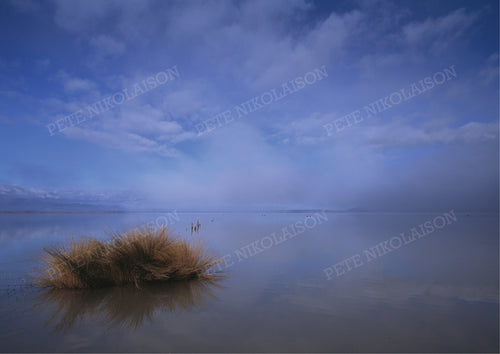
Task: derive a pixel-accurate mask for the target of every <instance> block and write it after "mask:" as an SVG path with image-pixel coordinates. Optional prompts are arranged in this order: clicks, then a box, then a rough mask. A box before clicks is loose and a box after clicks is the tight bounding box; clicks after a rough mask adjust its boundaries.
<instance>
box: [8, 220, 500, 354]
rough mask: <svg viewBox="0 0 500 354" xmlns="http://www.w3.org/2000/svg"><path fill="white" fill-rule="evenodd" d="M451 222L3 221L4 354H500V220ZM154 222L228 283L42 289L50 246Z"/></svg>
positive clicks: (104, 235) (195, 282)
mask: <svg viewBox="0 0 500 354" xmlns="http://www.w3.org/2000/svg"><path fill="white" fill-rule="evenodd" d="M453 215H454V217H455V218H452V217H450V213H448V214H447V215H445V213H428V214H427V213H420V214H395V213H334V212H327V213H325V212H286V213H284V212H281V213H278V212H274V213H273V212H259V213H222V212H221V213H202V212H198V213H181V212H178V213H177V212H170V213H123V214H0V242H1V247H0V257H1V258H0V259H1V260H0V262H1V266H2V269H1V298H0V315H1V319H2V320H1V321H0V326H1V331H0V336H1V339H0V343H1V350H2V351H3V352H498V350H499V334H498V333H499V301H498V298H499V290H498V289H499V271H498V269H499V263H498V261H499V256H498V246H499V242H498V233H499V224H498V222H499V220H498V214H474V213H473V214H472V215H468V214H463V213H455V214H453ZM197 218H198V219H199V220H200V222H201V228H200V230H199V233H196V232H194V233H192V232H191V222H194V223H196V219H197ZM144 223H153V224H158V225H160V224H161V223H164V224H168V227H171V228H174V229H175V230H176V233H178V234H179V235H181V236H182V237H184V238H186V239H193V240H197V239H202V240H203V241H204V242H205V244H206V245H207V247H208V248H209V249H210V250H212V251H214V252H215V253H216V254H217V255H219V256H220V257H224V260H225V262H224V263H223V264H222V265H221V266H220V267H219V268H220V270H221V271H223V272H224V273H225V274H226V277H225V278H224V279H222V280H220V281H217V282H214V283H207V282H199V281H191V282H182V283H167V284H163V285H157V286H145V287H144V288H142V289H135V288H132V287H122V288H109V289H98V290H57V291H49V290H46V289H38V288H34V287H33V286H31V283H30V276H31V275H32V274H33V269H34V268H36V267H37V264H39V263H38V262H39V261H38V257H39V254H40V251H41V250H42V248H43V247H47V246H50V245H53V244H64V243H68V242H69V241H70V240H71V237H72V235H73V236H79V235H90V236H94V237H97V238H100V239H105V238H106V237H108V236H107V234H106V232H112V231H125V230H127V229H128V228H130V227H134V226H139V225H141V224H144ZM431 230H432V231H431Z"/></svg>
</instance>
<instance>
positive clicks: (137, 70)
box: [0, 0, 499, 211]
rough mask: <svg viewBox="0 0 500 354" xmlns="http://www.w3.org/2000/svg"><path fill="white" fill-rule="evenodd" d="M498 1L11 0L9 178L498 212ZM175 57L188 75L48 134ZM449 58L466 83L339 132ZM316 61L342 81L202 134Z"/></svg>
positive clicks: (194, 197) (3, 173) (173, 199)
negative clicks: (340, 125)
mask: <svg viewBox="0 0 500 354" xmlns="http://www.w3.org/2000/svg"><path fill="white" fill-rule="evenodd" d="M498 10H499V9H498V2H497V1H419V2H414V1H375V0H374V1H324V2H322V1H317V2H316V1H299V0H296V1H295V0H290V1H281V0H268V1H237V2H233V1H146V0H143V1H123V0H120V1H118V0H117V1H106V0H103V1H72V0H61V1H55V0H54V1H44V2H36V1H20V0H17V1H2V2H1V3H0V18H1V19H0V27H1V31H0V149H1V150H0V151H1V155H0V156H1V157H0V161H1V164H0V183H3V184H7V185H17V186H24V187H36V188H50V189H54V190H59V189H60V190H67V189H71V190H79V191H86V192H89V193H92V192H95V191H119V192H120V193H122V192H123V191H126V192H128V193H130V194H131V195H140V196H141V198H142V199H143V200H144V201H145V203H146V204H148V205H151V206H154V207H168V208H196V209H215V208H242V207H244V208H260V207H265V208H274V207H276V208H331V209H346V208H355V207H357V208H363V209H373V210H401V211H409V210H417V211H431V210H437V209H439V210H442V209H452V208H455V209H457V210H478V211H492V210H498V117H499V112H498V95H499V90H498V87H499V82H498V62H499V60H498V58H499V56H498V54H499V53H498V42H499V38H498V33H499V31H498V13H499V11H498ZM174 67H175V68H176V70H178V77H175V78H173V79H171V80H169V81H167V82H166V83H164V84H161V85H156V87H155V88H151V89H150V90H147V92H143V93H142V94H140V95H137V97H135V98H134V99H131V100H128V101H126V102H124V103H123V104H117V105H115V106H114V107H113V108H111V109H109V110H107V111H103V112H101V113H99V114H97V115H95V116H94V117H92V119H88V120H85V121H83V122H81V123H80V124H75V125H73V126H69V127H67V128H66V129H63V130H61V131H58V132H57V133H55V134H53V135H51V134H50V130H49V129H48V128H47V125H50V124H55V123H54V122H56V121H57V120H59V119H63V118H64V117H67V116H68V115H71V114H73V113H74V112H76V111H78V110H80V109H83V108H84V107H86V106H88V105H91V104H93V103H95V102H98V101H101V100H103V99H105V98H106V97H110V96H112V95H114V94H115V93H117V92H123V90H124V89H129V90H130V89H131V88H133V87H134V84H135V83H138V82H141V81H142V80H146V79H147V78H150V77H156V76H155V75H157V74H158V73H160V72H162V71H165V70H167V69H169V68H174ZM450 67H453V68H454V70H455V72H456V77H453V78H452V79H450V80H447V81H445V82H444V83H442V84H439V85H438V84H435V85H434V87H433V88H432V89H429V90H428V91H426V92H422V93H421V94H419V95H416V96H415V97H413V98H412V99H410V100H408V101H405V102H402V103H400V104H397V105H393V106H392V107H391V108H389V109H387V110H385V111H383V112H380V113H378V114H376V115H374V116H372V117H370V118H366V119H364V120H363V121H361V122H360V123H359V124H353V125H352V126H351V127H349V128H348V129H344V130H342V131H338V132H337V131H334V132H333V134H331V135H327V131H326V130H325V128H324V126H325V124H328V123H332V122H333V121H335V120H337V119H339V118H341V117H343V116H345V115H347V114H349V113H351V112H353V111H355V110H358V109H361V110H362V109H363V108H364V107H365V106H367V105H369V104H370V103H372V102H374V101H376V100H379V99H383V98H384V97H386V96H388V95H390V94H391V93H393V92H396V91H399V90H401V89H405V90H407V89H409V87H410V85H411V84H412V83H415V82H418V81H419V80H423V79H424V78H426V77H427V78H429V77H430V78H434V76H433V75H434V74H435V73H438V72H443V69H444V68H450ZM318 68H323V70H325V71H326V72H327V76H323V77H321V79H318V80H316V81H314V82H313V83H311V84H308V85H304V87H303V88H301V89H300V90H296V92H293V93H292V94H289V95H285V96H284V97H283V98H282V99H280V100H275V101H273V102H271V103H270V104H267V105H265V106H264V107H263V108H261V109H259V110H256V111H255V112H251V113H249V114H247V115H245V116H243V117H241V118H240V119H234V120H231V121H230V122H229V124H221V126H219V127H217V128H216V129H214V130H212V131H210V132H209V133H206V134H202V135H199V134H198V130H197V126H198V127H199V124H203V122H205V121H206V120H208V119H211V118H213V117H214V116H217V115H218V114H220V113H222V112H226V111H228V110H229V111H231V110H232V109H233V107H235V106H238V105H241V104H242V103H243V102H246V101H248V100H251V99H252V98H255V97H260V96H261V95H262V94H264V93H265V92H269V90H271V89H273V88H275V89H277V88H280V87H282V86H281V85H282V84H283V83H286V82H289V81H290V80H295V79H296V78H298V77H302V78H304V77H305V76H304V75H306V74H307V73H311V72H314V70H316V69H318ZM233 112H234V111H233ZM0 197H1V196H0Z"/></svg>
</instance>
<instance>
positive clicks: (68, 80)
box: [56, 70, 96, 93]
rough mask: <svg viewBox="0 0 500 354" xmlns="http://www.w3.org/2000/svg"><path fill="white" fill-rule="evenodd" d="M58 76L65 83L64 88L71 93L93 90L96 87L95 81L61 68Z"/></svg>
mask: <svg viewBox="0 0 500 354" xmlns="http://www.w3.org/2000/svg"><path fill="white" fill-rule="evenodd" d="M56 78H57V80H58V81H59V82H60V83H61V84H62V85H63V87H64V90H65V91H67V92H69V93H74V92H76V91H91V90H94V89H95V88H96V84H95V83H94V82H93V81H91V80H89V79H84V78H79V77H74V76H71V75H69V74H68V73H66V72H65V71H64V70H60V71H59V72H58V73H57V75H56Z"/></svg>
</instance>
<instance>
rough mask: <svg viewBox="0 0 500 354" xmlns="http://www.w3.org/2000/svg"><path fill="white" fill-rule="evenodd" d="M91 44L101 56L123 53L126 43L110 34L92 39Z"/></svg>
mask: <svg viewBox="0 0 500 354" xmlns="http://www.w3.org/2000/svg"><path fill="white" fill-rule="evenodd" d="M90 45H91V46H92V47H93V48H94V49H95V50H96V51H97V53H98V54H99V55H100V56H103V57H106V56H117V55H120V54H122V53H123V51H124V50H125V45H124V44H123V43H122V42H120V41H118V40H116V39H114V38H113V37H111V36H108V35H99V36H97V37H92V38H91V39H90Z"/></svg>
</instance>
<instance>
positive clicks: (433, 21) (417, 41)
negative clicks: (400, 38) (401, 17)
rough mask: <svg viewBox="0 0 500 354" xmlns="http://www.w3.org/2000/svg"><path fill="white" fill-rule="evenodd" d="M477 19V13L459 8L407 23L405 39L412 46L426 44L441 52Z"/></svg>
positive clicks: (433, 50) (404, 31)
mask: <svg viewBox="0 0 500 354" xmlns="http://www.w3.org/2000/svg"><path fill="white" fill-rule="evenodd" d="M476 20H477V15H476V14H468V13H467V12H466V11H465V9H457V10H454V11H453V12H451V13H449V14H448V15H446V16H442V17H438V18H428V19H426V20H425V21H423V22H412V23H409V24H407V25H406V26H404V28H403V33H404V39H405V40H406V42H407V44H408V45H410V46H412V47H420V46H423V45H425V46H426V47H430V48H431V51H432V52H434V53H440V52H442V51H443V50H444V49H446V48H447V47H448V46H449V45H450V43H451V42H453V41H454V40H456V39H457V38H459V37H460V36H462V35H463V33H464V32H465V31H466V30H467V29H469V27H470V26H471V25H472V24H473V23H474V22H475V21H476Z"/></svg>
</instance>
